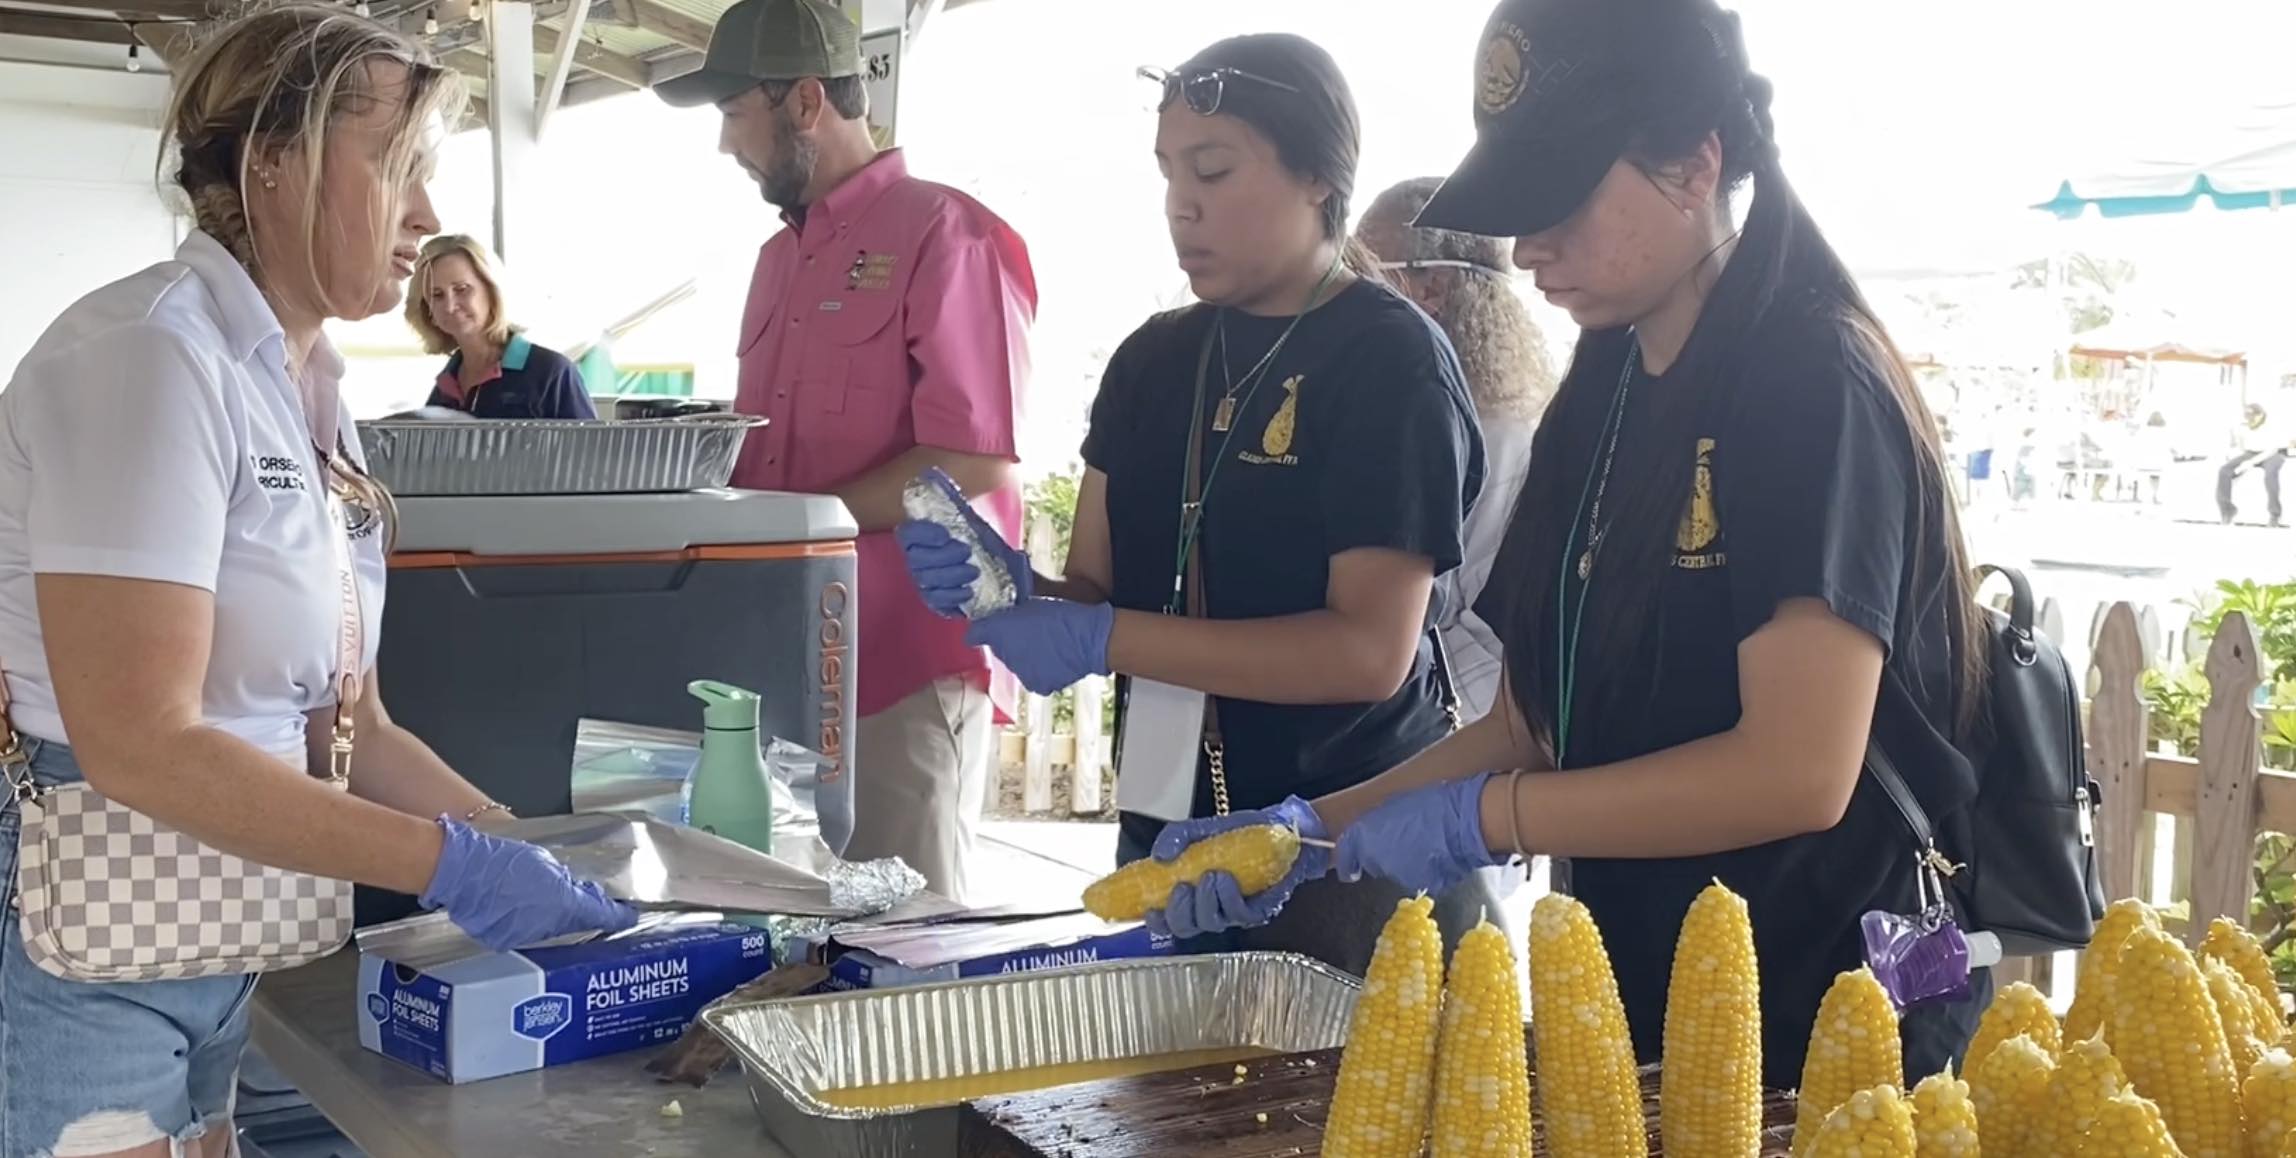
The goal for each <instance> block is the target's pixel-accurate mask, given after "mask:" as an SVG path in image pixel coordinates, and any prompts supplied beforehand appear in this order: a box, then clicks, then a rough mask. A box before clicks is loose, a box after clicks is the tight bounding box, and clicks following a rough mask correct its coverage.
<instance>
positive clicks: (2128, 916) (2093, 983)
mask: <svg viewBox="0 0 2296 1158" xmlns="http://www.w3.org/2000/svg"><path fill="white" fill-rule="evenodd" d="M2158 928H2160V917H2159V916H2157V915H2156V914H2154V912H2153V910H2152V906H2151V905H2148V904H2146V903H2144V902H2143V901H2140V900H2137V899H2136V898H2134V897H2127V898H2123V899H2121V900H2118V901H2114V902H2113V903H2112V904H2111V905H2110V906H2108V907H2107V908H2106V909H2105V917H2104V919H2103V920H2101V921H2098V922H2097V931H2096V933H2095V934H2094V935H2092V936H2091V937H2090V938H2089V948H2088V951H2087V952H2086V953H2083V954H2082V955H2081V971H2080V973H2079V974H2078V975H2077V976H2076V977H2075V978H2074V988H2073V1007H2072V1008H2071V1009H2069V1010H2066V1011H2065V1033H2064V1040H2066V1041H2086V1040H2088V1039H2089V1038H2091V1037H2094V1036H2096V1035H2097V1034H2098V1033H2104V1034H2106V1035H2107V1040H2110V1036H2111V1033H2112V1027H2111V1026H2109V1025H2106V1024H2105V1022H2106V1021H2107V1020H2108V1019H2107V1017H2106V1016H2105V1015H2106V1011H2107V1010H2110V1009H2111V1008H2112V1007H2113V1004H2112V999H2113V992H2112V990H2113V974H2114V973H2116V972H2118V971H2119V969H2120V962H2121V947H2122V946H2123V945H2126V944H2128V939H2129V934H2131V933H2134V932H2136V931H2137V930H2138V929H2158Z"/></svg>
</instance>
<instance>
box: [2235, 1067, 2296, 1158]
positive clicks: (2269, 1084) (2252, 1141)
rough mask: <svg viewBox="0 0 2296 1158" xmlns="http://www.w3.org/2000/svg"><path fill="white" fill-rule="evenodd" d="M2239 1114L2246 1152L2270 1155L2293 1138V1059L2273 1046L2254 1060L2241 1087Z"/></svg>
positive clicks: (2295, 1106)
mask: <svg viewBox="0 0 2296 1158" xmlns="http://www.w3.org/2000/svg"><path fill="white" fill-rule="evenodd" d="M2240 1108H2241V1116H2242V1117H2243V1118H2245V1119H2246V1121H2247V1128H2248V1152H2249V1153H2250V1154H2253V1155H2256V1156H2257V1158H2272V1156H2273V1155H2276V1154H2278V1153H2280V1152H2281V1150H2282V1149H2284V1148H2285V1144H2286V1143H2287V1141H2288V1140H2289V1139H2291V1138H2296V1061H2292V1060H2290V1058H2289V1056H2288V1053H2287V1051H2285V1050H2280V1049H2274V1050H2270V1051H2268V1052H2266V1053H2265V1055H2264V1056H2263V1057H2261V1058H2258V1059H2257V1061H2256V1067H2255V1068H2254V1069H2251V1070H2249V1071H2248V1080H2247V1081H2246V1082H2245V1083H2243V1084H2242V1085H2241V1087H2240Z"/></svg>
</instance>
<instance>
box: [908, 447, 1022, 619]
mask: <svg viewBox="0 0 2296 1158" xmlns="http://www.w3.org/2000/svg"><path fill="white" fill-rule="evenodd" d="M901 511H902V513H903V514H906V515H907V516H909V517H910V518H912V519H916V520H917V521H919V522H925V523H932V524H934V525H935V526H938V527H940V528H941V529H942V530H945V531H947V532H948V533H949V537H950V538H952V539H955V540H956V541H957V542H959V543H963V544H964V545H965V549H966V550H967V551H968V552H970V554H971V562H972V565H973V571H974V572H975V574H974V576H973V589H972V594H971V596H970V597H968V598H967V599H966V600H965V606H964V612H965V618H966V619H981V618H985V617H987V616H991V615H995V614H996V613H997V612H999V611H1003V610H1004V609H1006V608H1008V607H1011V606H1012V605H1013V602H1014V600H1016V599H1017V598H1018V597H1019V590H1018V588H1017V587H1016V585H1015V584H1014V582H1013V576H1012V572H1011V571H1009V570H1006V568H1005V563H1004V560H1003V559H1002V558H999V557H998V556H997V554H996V553H995V552H993V551H990V550H989V549H988V548H987V547H986V546H984V545H983V544H982V543H981V536H980V531H979V530H978V529H977V528H976V527H975V526H974V524H973V520H972V519H971V518H970V517H968V514H969V513H968V511H967V509H966V507H965V501H964V495H963V494H961V493H960V492H958V490H957V487H956V484H955V483H954V482H951V481H950V480H949V477H948V476H947V475H945V474H942V473H941V472H940V471H938V470H933V471H928V472H926V473H925V474H922V475H919V476H918V477H916V478H913V479H910V480H909V482H908V485H906V486H904V487H902V488H901Z"/></svg>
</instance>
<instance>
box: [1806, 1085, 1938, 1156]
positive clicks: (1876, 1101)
mask: <svg viewBox="0 0 2296 1158" xmlns="http://www.w3.org/2000/svg"><path fill="white" fill-rule="evenodd" d="M1811 1133H1812V1135H1813V1137H1811V1139H1810V1141H1809V1151H1808V1152H1809V1154H1810V1155H1811V1158H1913V1154H1914V1136H1913V1135H1914V1131H1913V1107H1912V1105H1911V1104H1910V1103H1908V1102H1907V1101H1906V1100H1905V1099H1904V1098H1902V1097H1899V1096H1898V1092H1897V1087H1896V1086H1878V1087H1875V1088H1874V1089H1870V1090H1859V1091H1858V1092H1856V1093H1854V1094H1851V1095H1850V1096H1849V1097H1848V1098H1847V1099H1846V1100H1844V1101H1843V1102H1842V1104H1841V1105H1840V1106H1838V1107H1836V1108H1835V1109H1834V1112H1833V1113H1831V1114H1828V1115H1826V1120H1825V1122H1824V1124H1822V1125H1820V1126H1819V1127H1818V1128H1817V1129H1815V1130H1813V1131H1811ZM1801 1138H1802V1129H1801V1127H1800V1126H1796V1127H1794V1141H1795V1145H1796V1146H1800V1145H1801Z"/></svg>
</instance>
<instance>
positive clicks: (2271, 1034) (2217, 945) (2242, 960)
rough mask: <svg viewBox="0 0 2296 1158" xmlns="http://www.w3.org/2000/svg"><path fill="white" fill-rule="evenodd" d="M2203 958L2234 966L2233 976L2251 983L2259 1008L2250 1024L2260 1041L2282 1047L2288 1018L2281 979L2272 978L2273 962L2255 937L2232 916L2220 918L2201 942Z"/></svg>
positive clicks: (2268, 1045)
mask: <svg viewBox="0 0 2296 1158" xmlns="http://www.w3.org/2000/svg"><path fill="white" fill-rule="evenodd" d="M2200 955H2201V956H2202V957H2213V958H2215V959H2217V960H2219V961H2222V962H2224V963H2225V964H2226V965H2229V966H2231V967H2232V971H2233V973H2234V974H2236V975H2237V976H2239V978H2240V979H2241V980H2242V981H2245V982H2247V983H2248V988H2249V991H2250V994H2251V995H2252V997H2253V999H2254V1002H2255V1005H2256V1013H2255V1016H2254V1017H2253V1018H2251V1021H2252V1022H2253V1023H2254V1025H2255V1032H2256V1037H2257V1040H2259V1041H2261V1042H2263V1043H2264V1044H2265V1046H2267V1047H2270V1046H2275V1045H2279V1044H2280V1042H2281V1040H2282V1039H2283V1038H2285V1037H2287V1036H2288V1015H2287V1014H2285V1013H2282V1012H2281V1011H2280V979H2279V978H2278V977H2276V976H2274V975H2273V973H2272V961H2271V959H2270V958H2269V957H2266V956H2265V954H2264V946H2263V944H2262V943H2260V942H2258V941H2257V939H2256V934H2254V933H2251V932H2249V931H2248V928H2247V926H2245V925H2242V924H2241V923H2240V922H2238V921H2235V920H2233V919H2232V918H2230V917H2218V918H2217V919H2215V920H2213V921H2210V922H2209V923H2208V936H2206V937H2203V938H2201V941H2200Z"/></svg>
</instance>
